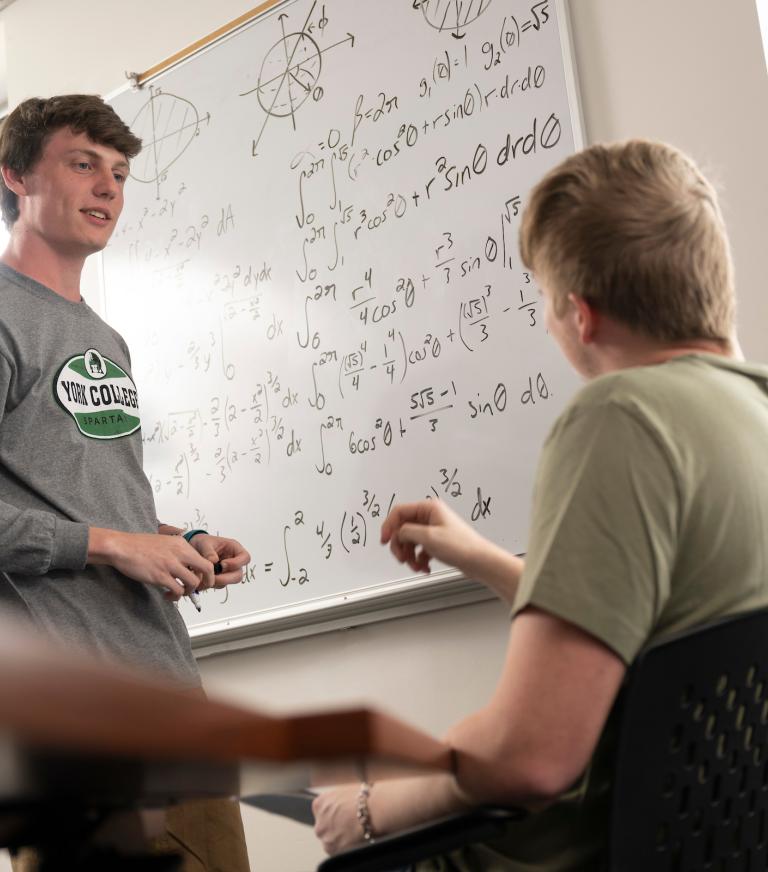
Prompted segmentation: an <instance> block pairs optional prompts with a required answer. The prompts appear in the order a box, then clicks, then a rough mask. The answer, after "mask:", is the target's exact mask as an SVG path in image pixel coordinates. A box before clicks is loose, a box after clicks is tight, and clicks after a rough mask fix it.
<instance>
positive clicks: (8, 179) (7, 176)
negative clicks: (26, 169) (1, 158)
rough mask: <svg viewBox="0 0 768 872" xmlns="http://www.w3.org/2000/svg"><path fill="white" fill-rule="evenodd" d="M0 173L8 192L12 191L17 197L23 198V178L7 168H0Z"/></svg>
mask: <svg viewBox="0 0 768 872" xmlns="http://www.w3.org/2000/svg"><path fill="white" fill-rule="evenodd" d="M0 173H2V176H3V182H5V187H6V188H8V190H9V191H13V193H14V194H16V196H17V197H19V196H20V197H23V196H24V195H25V194H26V193H27V188H26V185H25V184H24V179H23V177H22V176H20V175H18V173H16V172H14V171H13V170H12V169H11V168H10V167H9V166H3V167H0Z"/></svg>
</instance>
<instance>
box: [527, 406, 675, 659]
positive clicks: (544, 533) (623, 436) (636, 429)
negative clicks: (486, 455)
mask: <svg viewBox="0 0 768 872" xmlns="http://www.w3.org/2000/svg"><path fill="white" fill-rule="evenodd" d="M680 502H681V500H680V489H679V486H678V482H677V480H676V476H675V474H674V470H673V467H672V464H671V461H670V458H669V456H668V454H667V452H666V451H665V450H664V446H663V443H662V441H661V440H660V438H659V437H658V435H657V434H656V433H655V432H654V431H653V429H652V428H651V427H650V426H649V425H648V423H647V422H646V421H644V420H643V419H642V418H641V417H640V416H639V415H636V414H635V413H634V412H633V411H631V410H629V409H627V408H625V407H623V406H621V405H617V404H615V403H612V402H606V403H604V404H602V405H599V406H597V407H590V408H587V409H578V408H577V409H576V410H574V411H572V412H570V413H566V414H565V415H564V416H563V417H562V418H561V419H560V420H559V421H558V422H557V424H556V425H555V427H554V429H553V431H552V434H551V435H550V438H549V439H548V441H547V444H546V445H545V447H544V451H543V453H542V458H541V463H540V465H539V471H538V474H537V479H536V486H535V490H534V498H533V512H532V523H531V532H530V536H529V547H528V554H527V556H526V566H525V571H524V573H523V577H522V579H521V582H520V587H519V590H518V594H517V597H516V599H515V603H514V607H513V613H514V614H517V613H518V612H520V611H521V610H522V609H524V608H525V607H526V606H536V607H537V608H540V609H542V610H544V611H546V612H549V613H551V614H554V615H556V616H557V617H560V618H562V619H563V620H566V621H568V622H570V623H572V624H574V625H576V626H578V627H579V628H581V629H583V630H584V631H586V632H587V633H590V634H591V635H593V636H595V637H596V638H597V639H599V640H600V641H602V642H603V643H604V644H606V645H607V646H608V647H610V648H611V649H612V650H613V651H615V652H616V653H617V654H618V655H619V656H620V657H621V658H622V659H623V660H624V661H625V662H626V663H630V662H631V661H632V660H633V659H634V657H635V656H636V654H637V652H638V651H639V650H640V648H641V647H642V646H643V644H644V643H645V641H646V640H647V639H648V637H649V636H650V634H651V631H652V629H653V626H654V624H655V623H656V621H657V619H658V617H659V615H660V613H661V610H662V608H663V606H664V604H665V602H666V601H667V599H668V598H669V592H670V577H671V574H672V571H673V563H674V558H675V554H676V542H677V538H678V529H679V523H680V522H679V518H680Z"/></svg>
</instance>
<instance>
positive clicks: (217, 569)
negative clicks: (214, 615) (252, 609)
mask: <svg viewBox="0 0 768 872" xmlns="http://www.w3.org/2000/svg"><path fill="white" fill-rule="evenodd" d="M207 532H208V531H207V530H188V531H187V532H186V533H184V538H185V539H186V540H187V542H190V543H191V542H192V537H193V536H197V534H198V533H207ZM213 574H214V575H221V562H218V563H214V564H213ZM186 595H187V596H188V597H189V599H190V602H191V603H192V605H193V606H194V607H195V608H196V609H197V610H198V612H202V610H203V607H202V605H201V604H200V594H199V593H198V592H197V591H196V590H191V591H190V592H189V593H188V594H186Z"/></svg>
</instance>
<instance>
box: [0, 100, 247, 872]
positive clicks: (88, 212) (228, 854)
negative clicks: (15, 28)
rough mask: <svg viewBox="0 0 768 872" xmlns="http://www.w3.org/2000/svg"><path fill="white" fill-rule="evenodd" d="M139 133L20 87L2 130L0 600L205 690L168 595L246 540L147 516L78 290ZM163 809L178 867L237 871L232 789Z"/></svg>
mask: <svg viewBox="0 0 768 872" xmlns="http://www.w3.org/2000/svg"><path fill="white" fill-rule="evenodd" d="M140 149H141V141H140V140H139V139H137V138H136V137H135V136H134V135H133V134H132V133H131V132H130V130H129V129H128V127H127V126H126V125H125V124H124V123H123V122H122V120H121V119H120V118H119V117H118V115H117V114H116V113H115V112H114V110H113V109H112V108H111V107H110V106H107V105H106V104H105V103H104V102H103V101H102V100H101V99H100V98H99V97H92V96H83V95H69V96H62V97H51V98H50V99H37V98H35V99H31V100H26V101H25V102H23V103H22V104H20V105H19V106H18V107H17V108H16V109H14V110H13V112H11V114H10V115H9V116H8V118H7V119H6V121H5V123H4V125H3V128H2V132H0V171H1V172H2V183H1V184H0V207H1V208H2V214H3V220H4V221H5V223H6V226H7V227H8V229H9V231H10V241H9V243H8V247H7V248H6V250H5V252H4V253H3V255H2V257H0V292H2V299H3V305H2V311H1V312H0V569H2V573H0V609H6V610H13V611H14V613H15V614H20V615H22V616H24V617H26V618H27V619H28V620H29V621H30V622H31V623H32V624H33V625H35V626H37V627H39V628H41V629H43V630H44V631H46V632H47V633H49V634H51V635H52V636H54V637H56V638H58V639H60V640H62V641H65V642H71V643H72V644H75V645H77V646H78V647H80V648H83V649H86V650H89V651H92V652H94V653H95V654H96V655H98V656H99V657H101V658H103V659H106V660H109V661H113V662H117V663H126V664H129V665H130V664H133V665H140V666H143V667H144V668H146V669H151V670H153V672H155V673H156V674H159V675H160V676H164V677H166V678H167V679H169V680H171V681H173V682H174V683H176V684H177V685H180V686H183V687H188V688H190V690H191V691H192V692H199V686H200V676H199V673H198V671H197V667H196V664H195V660H194V657H193V656H192V650H191V646H190V641H189V635H188V633H187V630H186V627H185V626H184V622H183V621H182V618H181V616H180V615H179V612H178V610H177V608H176V606H175V603H174V601H175V600H178V599H179V598H180V597H181V596H183V595H184V594H188V593H191V592H193V591H196V590H197V591H199V590H205V589H207V588H211V587H213V586H217V587H222V586H224V585H227V584H234V583H237V582H239V581H240V580H241V579H242V571H243V566H245V564H246V563H247V562H248V560H249V555H248V552H247V551H246V550H245V549H244V548H243V547H242V545H240V544H239V543H238V542H236V541H235V540H234V539H225V538H223V537H220V536H211V535H208V534H207V533H206V532H205V531H189V532H187V533H186V534H185V535H184V536H182V535H180V534H181V533H182V532H183V531H182V530H180V529H178V528H175V527H169V526H166V525H158V521H157V518H156V515H155V505H154V499H153V495H152V489H151V487H150V484H149V482H148V480H147V478H146V476H145V475H144V473H143V471H142V444H141V430H140V426H141V416H140V404H139V397H138V393H137V390H136V385H135V384H134V383H133V379H132V378H131V367H130V358H129V354H128V348H127V346H126V344H125V342H124V341H123V339H122V337H121V336H119V334H117V333H116V332H115V331H114V330H112V329H111V328H110V327H108V326H107V325H106V324H105V323H104V322H103V321H102V320H101V319H100V318H99V317H98V315H96V313H95V312H94V311H93V310H92V309H91V308H90V307H89V306H88V305H87V303H86V302H85V301H84V300H83V299H82V297H81V296H80V276H81V272H82V269H83V265H84V263H85V259H86V257H88V255H90V254H93V253H95V252H98V251H101V249H103V248H104V246H105V245H106V244H107V242H108V240H109V238H110V236H111V234H112V232H113V231H114V228H115V224H116V223H117V220H118V218H119V217H120V212H121V210H122V207H123V187H124V185H125V181H126V179H127V177H128V172H129V162H130V160H131V158H133V157H135V156H136V155H137V154H138V153H139V151H140ZM161 533H162V534H166V535H161ZM167 534H171V535H167ZM174 534H175V535H174ZM216 563H220V564H221V569H222V572H221V573H220V574H218V575H215V577H214V565H215V564H216ZM180 729H183V724H182V725H180ZM171 823H172V824H173V830H172V831H171V835H170V836H169V837H168V840H167V847H169V848H175V847H179V848H182V847H185V848H189V851H188V853H187V858H188V859H187V862H188V863H196V864H197V865H188V866H186V867H185V868H189V869H196V870H199V869H207V868H211V869H213V868H222V869H223V868H226V869H231V870H239V869H247V856H246V853H245V846H244V842H243V838H242V824H241V822H240V818H239V814H238V810H237V808H236V806H234V804H231V803H224V802H222V803H218V804H208V805H199V806H195V807H192V808H189V807H181V808H179V809H176V810H174V812H173V813H172V821H171ZM194 858H196V859H194ZM35 862H36V861H35V859H34V858H31V859H28V860H26V861H24V863H23V865H24V868H26V869H30V868H34V864H35ZM15 865H16V866H17V868H21V866H22V862H21V861H20V862H19V863H17V864H15Z"/></svg>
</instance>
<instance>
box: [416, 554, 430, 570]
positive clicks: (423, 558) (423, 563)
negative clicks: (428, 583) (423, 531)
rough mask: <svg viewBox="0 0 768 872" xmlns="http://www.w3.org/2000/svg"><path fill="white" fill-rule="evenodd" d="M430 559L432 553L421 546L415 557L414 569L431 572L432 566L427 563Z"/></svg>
mask: <svg viewBox="0 0 768 872" xmlns="http://www.w3.org/2000/svg"><path fill="white" fill-rule="evenodd" d="M431 560H432V555H431V554H430V553H429V551H427V549H426V548H422V549H421V550H420V551H419V553H418V555H417V557H416V566H417V569H416V571H417V572H426V573H429V572H431V571H432V568H431V567H430V565H429V563H430V561H431Z"/></svg>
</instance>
